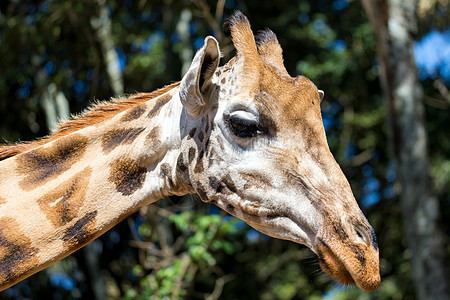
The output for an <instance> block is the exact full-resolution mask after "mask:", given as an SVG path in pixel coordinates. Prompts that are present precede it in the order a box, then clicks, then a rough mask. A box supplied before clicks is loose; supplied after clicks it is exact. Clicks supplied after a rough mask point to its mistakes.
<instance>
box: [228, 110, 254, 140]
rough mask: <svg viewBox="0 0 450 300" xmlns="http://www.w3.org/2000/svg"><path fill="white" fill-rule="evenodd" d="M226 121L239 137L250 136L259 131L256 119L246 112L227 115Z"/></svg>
mask: <svg viewBox="0 0 450 300" xmlns="http://www.w3.org/2000/svg"><path fill="white" fill-rule="evenodd" d="M249 115H250V116H249ZM249 117H250V118H249ZM227 123H228V126H229V127H230V129H231V131H232V132H233V133H234V135H236V136H237V137H240V138H251V137H254V136H256V135H257V134H260V133H261V130H260V126H259V123H258V120H257V119H255V117H254V115H252V114H250V113H248V112H239V113H238V112H235V113H233V114H231V115H229V117H228V119H227Z"/></svg>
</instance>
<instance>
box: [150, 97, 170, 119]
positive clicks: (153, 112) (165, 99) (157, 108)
mask: <svg viewBox="0 0 450 300" xmlns="http://www.w3.org/2000/svg"><path fill="white" fill-rule="evenodd" d="M170 99H172V96H170V95H164V96H161V97H160V98H158V99H157V100H158V101H157V102H156V103H155V104H154V105H153V107H152V109H151V110H150V111H149V112H148V114H147V118H153V117H154V116H155V115H156V114H158V113H159V111H160V110H161V108H162V107H163V106H164V105H165V104H166V103H167V102H169V100H170Z"/></svg>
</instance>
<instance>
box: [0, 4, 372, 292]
mask: <svg viewBox="0 0 450 300" xmlns="http://www.w3.org/2000/svg"><path fill="white" fill-rule="evenodd" d="M225 27H226V29H227V30H228V31H229V32H230V33H231V38H232V41H233V44H234V46H235V48H236V56H235V57H233V58H232V59H231V60H230V61H229V62H228V63H226V64H225V65H223V66H219V61H220V50H219V45H218V42H217V41H216V39H215V38H214V37H211V36H208V37H206V38H205V41H204V45H203V47H202V48H201V49H200V50H199V51H198V52H197V53H196V55H195V57H194V58H193V61H192V64H191V66H190V68H189V70H188V71H187V73H186V74H185V75H184V76H183V78H182V80H181V81H180V82H177V83H174V84H171V85H169V86H166V87H165V88H163V89H160V90H157V91H155V92H152V93H139V94H136V95H133V96H131V97H128V98H122V99H113V100H111V101H110V102H104V103H100V104H97V105H96V106H94V107H92V108H91V109H89V110H88V111H86V112H84V113H83V114H81V115H79V116H75V117H73V118H72V119H71V120H69V121H67V122H65V123H62V124H61V125H60V127H59V130H58V131H57V132H56V133H54V134H53V135H50V136H48V137H45V138H43V139H40V140H37V141H34V142H28V143H19V144H15V145H9V146H3V147H2V148H0V170H1V172H0V290H3V289H5V288H7V287H10V286H11V285H13V284H15V283H17V282H18V281H20V280H22V279H24V278H26V277H28V276H30V275H32V274H34V273H36V272H38V271H39V270H42V269H44V268H46V267H48V266H49V265H51V264H52V263H54V262H56V261H58V260H60V259H62V258H64V257H66V256H68V255H70V254H71V253H73V252H74V251H76V250H78V249H79V248H81V247H82V246H84V245H85V244H87V243H88V242H90V241H92V240H93V239H95V238H97V237H98V236H100V235H101V234H103V233H104V232H105V231H107V230H108V229H110V228H111V227H113V226H115V225H116V224H117V223H119V222H120V221H121V220H123V219H124V218H126V217H127V216H129V215H130V214H131V213H133V212H135V211H137V210H138V209H139V208H141V207H143V206H145V205H148V204H150V203H153V202H155V201H157V200H158V199H161V198H164V197H167V196H170V195H185V194H188V193H196V194H198V195H199V198H200V199H201V200H202V201H204V202H207V203H212V204H214V205H216V206H218V207H220V208H222V209H223V210H224V211H226V212H228V213H229V214H231V215H233V216H236V217H238V218H240V219H242V220H243V221H245V222H246V223H248V224H249V225H250V226H252V227H253V228H255V229H256V230H259V231H260V232H262V233H264V234H267V235H269V236H272V237H275V238H280V239H286V240H290V241H293V242H296V243H300V244H304V245H306V246H307V247H309V248H310V249H311V250H312V251H313V252H315V253H316V254H317V256H318V260H319V265H320V266H321V268H322V270H323V271H324V272H325V273H327V274H328V275H330V276H331V277H333V278H335V279H336V280H337V281H338V282H340V283H342V284H356V285H358V286H359V287H360V288H361V289H362V290H364V291H372V290H374V289H376V288H377V287H378V285H379V284H380V275H379V266H378V265H379V258H378V257H379V254H378V252H379V250H378V246H377V242H376V237H375V233H374V230H373V228H372V227H371V226H370V224H369V222H368V221H367V219H366V218H365V216H364V215H363V213H362V211H361V210H360V208H359V206H358V204H357V202H356V200H355V198H354V196H353V193H352V191H351V188H350V185H349V183H348V181H347V179H346V178H345V175H344V174H343V172H342V171H341V169H340V167H339V165H338V164H337V162H336V161H335V159H334V157H333V155H332V154H331V152H330V149H329V147H328V144H327V140H326V136H325V130H324V127H323V122H322V119H321V113H320V101H321V100H322V97H323V92H322V91H320V90H318V89H317V87H316V86H315V85H314V84H313V83H312V82H311V81H310V80H309V79H307V78H306V77H303V76H297V77H295V78H292V77H291V76H290V75H289V74H288V72H287V71H286V69H285V67H284V64H283V58H282V49H281V46H280V44H279V43H278V41H277V38H276V35H275V34H274V33H273V32H272V31H270V30H269V29H266V30H264V31H262V32H260V33H258V34H257V35H256V36H254V35H253V32H252V30H251V27H250V23H249V21H248V19H247V18H246V17H245V16H244V15H243V14H242V13H241V12H239V11H237V12H235V13H234V14H233V15H232V16H231V17H230V18H229V19H228V20H227V21H226V24H225Z"/></svg>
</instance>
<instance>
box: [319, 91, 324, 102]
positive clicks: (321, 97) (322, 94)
mask: <svg viewBox="0 0 450 300" xmlns="http://www.w3.org/2000/svg"><path fill="white" fill-rule="evenodd" d="M324 96H325V93H324V91H322V90H319V98H320V102H322V99H323V97H324Z"/></svg>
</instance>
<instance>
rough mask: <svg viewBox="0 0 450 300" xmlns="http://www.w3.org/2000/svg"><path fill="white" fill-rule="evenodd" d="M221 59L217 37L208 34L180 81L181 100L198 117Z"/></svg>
mask: <svg viewBox="0 0 450 300" xmlns="http://www.w3.org/2000/svg"><path fill="white" fill-rule="evenodd" d="M219 61H220V51H219V44H218V43H217V41H216V39H215V38H213V37H212V36H208V37H206V38H205V44H204V45H203V47H202V48H201V49H200V50H199V51H198V52H197V54H195V57H194V59H193V60H192V63H191V66H190V67H189V70H188V71H187V72H186V74H185V75H184V77H183V79H182V80H181V83H180V89H179V93H180V100H181V103H182V104H183V106H184V107H185V108H186V110H187V112H188V113H189V114H190V115H191V116H194V117H197V116H199V115H200V113H201V112H202V108H203V107H204V106H205V104H206V101H207V92H208V90H209V88H210V87H211V78H212V77H213V75H214V72H215V71H216V69H217V67H218V66H219Z"/></svg>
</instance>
